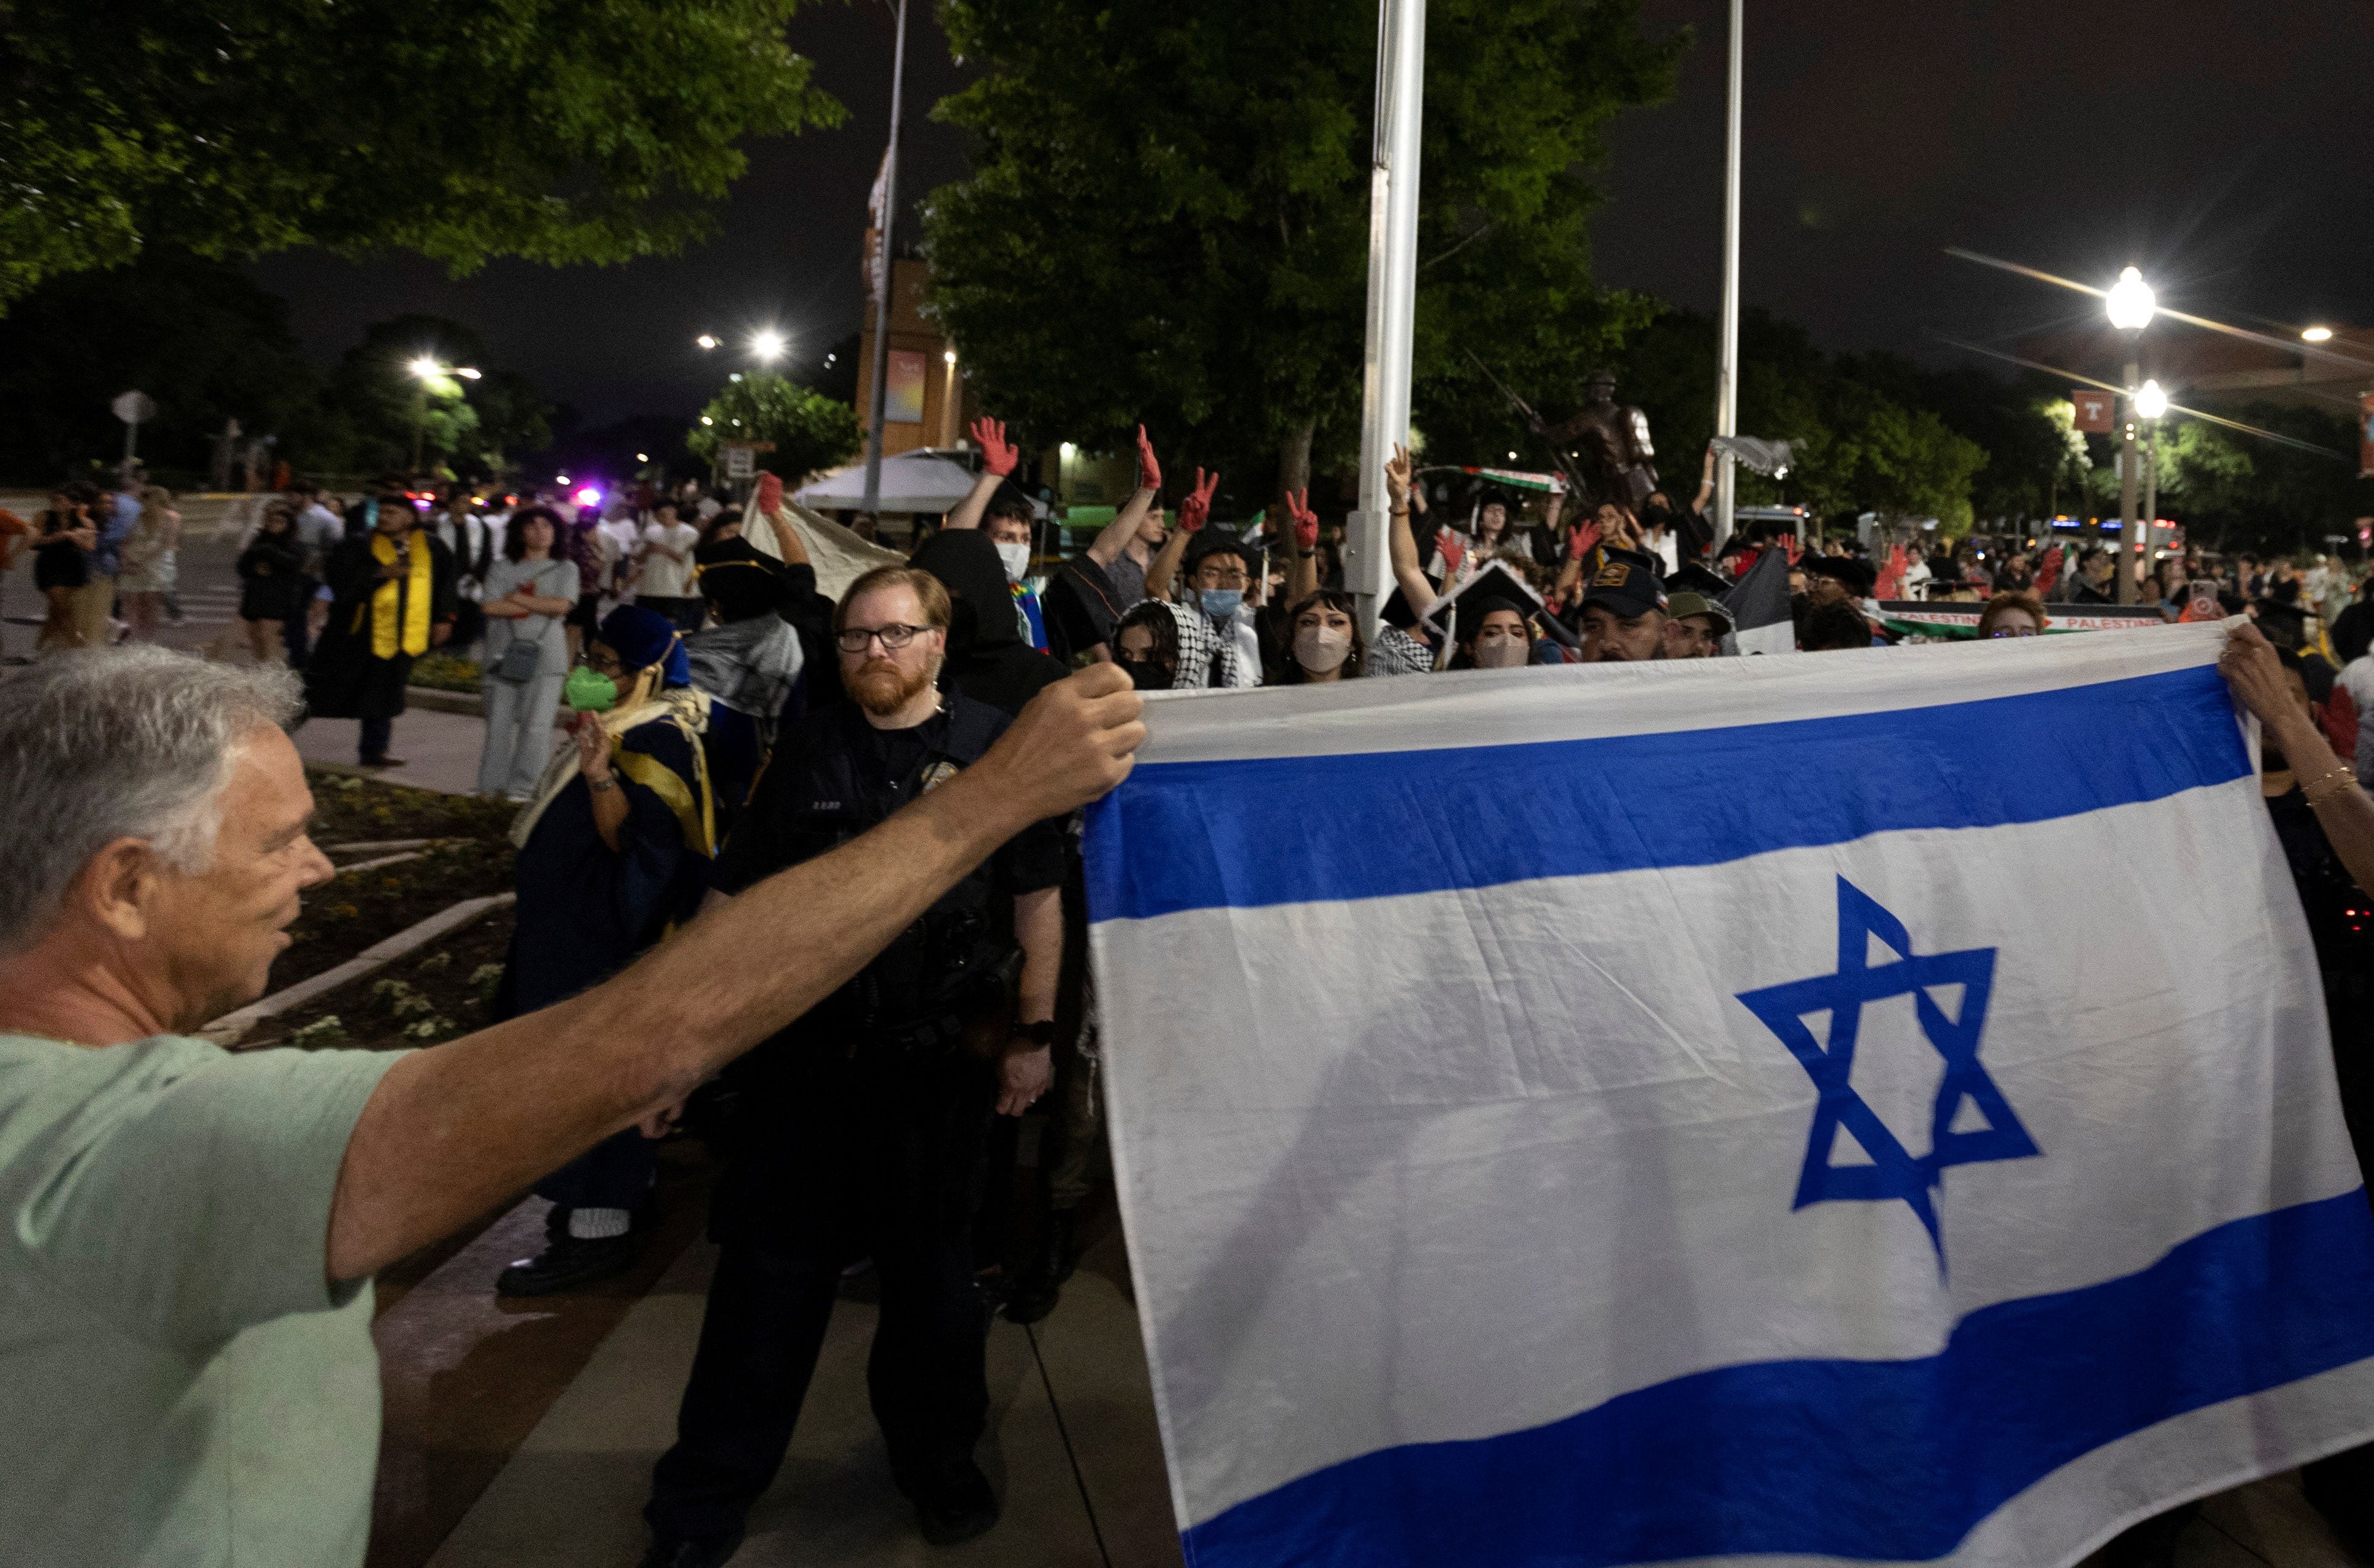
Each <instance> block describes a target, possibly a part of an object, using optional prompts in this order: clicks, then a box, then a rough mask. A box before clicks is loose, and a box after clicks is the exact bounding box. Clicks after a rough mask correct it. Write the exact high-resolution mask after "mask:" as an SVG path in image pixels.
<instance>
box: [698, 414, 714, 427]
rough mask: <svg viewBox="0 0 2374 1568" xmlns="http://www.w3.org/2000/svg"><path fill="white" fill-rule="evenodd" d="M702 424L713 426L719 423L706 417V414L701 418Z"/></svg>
mask: <svg viewBox="0 0 2374 1568" xmlns="http://www.w3.org/2000/svg"><path fill="white" fill-rule="evenodd" d="M700 422H701V423H702V424H704V425H713V424H715V423H717V421H716V420H714V419H711V418H710V417H709V416H708V415H706V414H703V415H702V416H701V417H700Z"/></svg>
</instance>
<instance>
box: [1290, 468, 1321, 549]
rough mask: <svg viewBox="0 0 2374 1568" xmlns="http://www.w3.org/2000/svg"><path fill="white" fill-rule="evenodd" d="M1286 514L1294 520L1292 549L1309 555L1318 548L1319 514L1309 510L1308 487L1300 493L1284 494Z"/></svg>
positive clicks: (1303, 488) (1304, 487)
mask: <svg viewBox="0 0 2374 1568" xmlns="http://www.w3.org/2000/svg"><path fill="white" fill-rule="evenodd" d="M1286 514H1287V516H1288V517H1290V518H1292V519H1293V520H1294V548H1296V549H1299V550H1300V551H1301V552H1302V553H1303V554H1305V555H1309V554H1310V552H1311V551H1312V550H1315V549H1317V548H1319V513H1315V512H1313V511H1311V510H1310V486H1309V485H1305V486H1303V487H1302V493H1301V494H1300V495H1297V494H1295V493H1294V491H1292V490H1288V491H1287V492H1286Z"/></svg>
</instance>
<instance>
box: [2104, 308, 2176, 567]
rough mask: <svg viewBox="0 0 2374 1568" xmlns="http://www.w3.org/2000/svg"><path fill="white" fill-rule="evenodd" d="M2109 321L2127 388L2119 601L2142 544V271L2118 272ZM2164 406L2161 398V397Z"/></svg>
mask: <svg viewBox="0 0 2374 1568" xmlns="http://www.w3.org/2000/svg"><path fill="white" fill-rule="evenodd" d="M2104 302H2105V304H2106V306H2107V308H2108V310H2109V312H2110V324H2111V325H2112V326H2114V327H2116V328H2118V329H2119V330H2120V331H2121V332H2123V333H2125V334H2126V335H2127V373H2126V375H2125V377H2124V378H2123V379H2122V380H2121V383H2120V384H2121V385H2122V386H2124V387H2125V388H2126V389H2127V390H2126V393H2125V398H2126V404H2127V408H2126V418H2125V419H2122V420H2121V421H2120V437H2119V554H2120V557H2121V560H2120V562H2119V572H2118V580H2119V603H2121V604H2122V605H2131V604H2133V603H2134V602H2135V562H2136V560H2139V559H2140V558H2141V552H2142V550H2143V544H2144V533H2143V524H2142V522H2141V520H2140V519H2139V518H2138V517H2137V516H2136V514H2135V478H2136V475H2135V468H2136V463H2135V417H2136V413H2137V409H2136V406H2135V405H2136V397H2137V392H2136V387H2137V383H2139V382H2141V381H2142V379H2143V367H2142V365H2141V363H2140V362H2139V361H2140V360H2141V359H2142V355H2143V348H2142V345H2143V335H2144V328H2145V327H2147V326H2149V325H2150V324H2151V319H2152V313H2153V312H2155V311H2156V310H2157V309H2158V304H2157V301H2155V300H2154V299H2153V297H2152V291H2151V285H2149V284H2148V283H2145V281H2144V277H2143V274H2142V273H2140V272H2138V271H2136V270H2135V269H2134V268H2133V267H2128V268H2127V269H2126V270H2125V271H2123V272H2121V273H2120V274H2119V280H2118V282H2116V283H2114V284H2112V285H2111V286H2110V293H2109V294H2108V295H2107V296H2105V301H2104ZM2162 406H2163V407H2165V406H2166V405H2165V401H2163V405H2162Z"/></svg>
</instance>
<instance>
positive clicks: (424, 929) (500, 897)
mask: <svg viewBox="0 0 2374 1568" xmlns="http://www.w3.org/2000/svg"><path fill="white" fill-rule="evenodd" d="M518 897H519V895H518V894H517V893H488V895H487V896H486V897H484V898H475V899H464V900H463V901H462V902H460V903H457V904H454V905H452V907H450V908H447V909H441V910H439V911H438V912H437V913H436V914H432V915H430V916H429V918H428V919H426V920H423V921H421V922H419V923H418V924H417V925H408V926H406V927H405V929H403V930H401V931H398V932H397V933H396V934H395V935H394V936H393V937H387V938H386V939H384V940H382V941H379V942H374V943H373V944H371V945H370V947H368V948H365V949H363V950H362V951H361V952H359V953H358V954H356V955H355V956H354V957H353V958H350V959H348V960H347V961H346V962H344V963H342V964H339V965H338V966H337V967H336V968H335V969H325V970H323V972H322V973H319V974H316V975H314V976H313V977H312V978H311V979H310V980H300V981H299V982H297V984H294V985H291V986H289V987H288V989H287V990H285V991H276V992H274V993H273V994H272V995H271V996H266V997H264V999H263V1000H261V1001H255V1002H250V1003H249V1004H248V1005H247V1006H245V1007H243V1008H240V1009H239V1010H238V1011H236V1012H229V1013H225V1014H223V1016H222V1017H220V1018H218V1019H217V1020H214V1022H212V1023H210V1024H208V1025H206V1028H204V1029H202V1030H200V1031H198V1038H199V1039H201V1040H211V1041H213V1042H214V1043H216V1044H217V1045H229V1046H236V1045H237V1044H238V1043H239V1042H240V1041H241V1039H242V1038H243V1037H245V1035H246V1034H247V1032H248V1031H249V1030H251V1029H253V1028H254V1027H255V1026H256V1025H257V1024H259V1023H262V1022H264V1021H265V1020H268V1019H275V1018H277V1017H279V1016H280V1015H281V1014H282V1013H285V1012H287V1011H288V1010H289V1009H290V1008H301V1007H303V1006H304V1005H305V1004H306V1003H308V1002H310V1001H311V1000H313V999H314V998H315V997H316V996H327V995H329V994H330V993H331V992H333V991H335V990H336V989H337V988H338V987H339V986H341V985H345V984H348V983H350V982H352V981H357V980H360V979H362V978H363V977H364V976H365V975H369V974H375V973H378V972H379V971H381V970H382V969H385V968H386V967H387V966H388V965H389V964H392V963H394V961H396V960H398V959H400V958H402V957H404V956H405V954H406V953H409V952H412V951H415V950H416V949H420V948H423V947H426V946H427V945H428V944H429V943H430V942H433V941H435V940H436V939H437V938H438V937H442V936H443V935H445V933H446V932H448V931H452V930H456V929H458V928H460V927H461V926H464V925H468V924H469V923H470V922H471V921H473V920H476V918H477V917H478V916H480V915H482V914H488V912H490V911H492V910H498V909H500V908H502V907H503V906H504V905H506V904H508V903H511V902H513V901H514V900H516V899H517V898H518Z"/></svg>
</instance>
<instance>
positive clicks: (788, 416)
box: [684, 371, 862, 485]
mask: <svg viewBox="0 0 2374 1568" xmlns="http://www.w3.org/2000/svg"><path fill="white" fill-rule="evenodd" d="M861 439H862V437H861V433H860V431H859V428H858V423H857V411H856V410H855V409H853V408H852V407H850V406H849V405H848V404H846V403H842V402H840V401H838V400H837V399H834V398H830V397H828V396H826V395H824V394H823V393H821V392H818V391H817V390H815V389H814V388H813V387H805V386H802V385H801V384H800V383H797V382H795V381H787V380H785V379H784V378H783V377H782V376H777V375H769V374H767V373H766V372H764V371H758V372H754V373H751V374H747V375H745V376H744V377H743V378H742V379H741V380H739V381H729V382H727V383H725V386H724V388H723V390H722V391H720V392H719V393H718V395H716V396H714V397H712V398H711V399H710V400H709V407H706V408H703V409H702V410H701V411H700V419H699V421H698V422H697V423H695V424H694V425H693V427H692V429H691V430H688V431H687V432H686V434H685V438H684V444H685V445H686V447H687V448H688V449H689V450H690V451H691V453H692V454H693V455H694V456H695V457H698V458H699V459H700V460H701V461H702V462H704V463H707V464H711V465H712V466H723V463H724V457H723V454H722V453H721V452H720V450H719V449H720V448H721V447H723V446H724V445H725V444H726V443H728V442H744V441H771V442H774V443H775V450H774V451H772V452H762V453H759V454H758V458H757V462H758V466H759V467H760V468H763V469H766V470H767V471H768V472H770V473H774V474H780V475H782V477H783V479H784V481H785V482H786V483H789V484H793V485H796V484H798V483H799V482H800V481H801V480H803V479H805V478H806V477H808V476H809V475H810V474H813V473H815V472H816V471H817V469H819V468H829V467H831V466H833V465H835V464H837V463H843V462H846V461H848V460H849V458H851V457H852V456H853V455H855V454H856V452H857V448H858V445H859V442H860V441H861Z"/></svg>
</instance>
